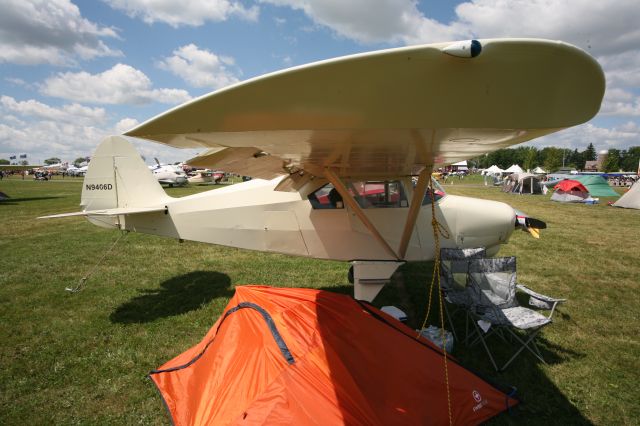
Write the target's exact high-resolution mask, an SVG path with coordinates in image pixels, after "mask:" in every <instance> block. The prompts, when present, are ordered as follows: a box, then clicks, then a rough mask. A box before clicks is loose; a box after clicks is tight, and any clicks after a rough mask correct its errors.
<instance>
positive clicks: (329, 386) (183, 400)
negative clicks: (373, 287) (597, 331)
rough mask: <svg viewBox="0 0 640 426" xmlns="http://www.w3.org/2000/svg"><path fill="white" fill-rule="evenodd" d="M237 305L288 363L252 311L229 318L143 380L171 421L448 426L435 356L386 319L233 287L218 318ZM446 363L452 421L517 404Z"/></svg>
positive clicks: (313, 295) (320, 300)
mask: <svg viewBox="0 0 640 426" xmlns="http://www.w3.org/2000/svg"><path fill="white" fill-rule="evenodd" d="M242 302H251V303H253V304H255V305H258V306H260V307H261V308H262V309H264V310H265V311H266V312H267V313H268V314H269V315H270V316H271V318H272V319H273V322H274V325H275V327H276V328H277V330H278V332H279V333H280V335H281V337H282V340H283V341H284V342H285V343H286V346H287V347H288V349H289V350H290V352H291V355H293V358H294V362H293V363H292V364H289V363H288V362H287V360H286V358H285V357H284V356H283V353H282V350H281V348H279V347H278V345H277V344H276V341H275V340H274V337H273V335H272V333H271V331H270V330H269V327H268V326H267V324H266V322H265V320H264V318H263V317H262V316H261V314H260V313H259V312H258V311H256V310H253V309H240V310H238V311H235V312H233V313H231V314H229V315H228V316H227V317H226V318H225V319H224V321H222V323H221V322H220V321H221V320H218V322H216V324H215V325H214V326H213V327H212V328H211V330H210V331H209V332H208V333H207V335H206V336H205V338H204V339H203V340H202V342H200V343H199V344H198V345H196V346H194V347H193V348H191V349H189V350H188V351H186V352H184V353H183V354H181V355H179V356H177V357H176V358H174V359H172V360H171V361H169V362H167V363H166V364H164V365H163V366H162V367H160V368H159V369H158V370H156V371H155V372H152V373H151V378H152V379H153V381H154V382H155V384H156V385H157V387H158V389H159V390H160V392H161V394H162V396H163V398H164V400H165V403H166V405H167V408H168V409H169V411H170V413H171V416H172V418H173V421H174V423H175V424H179V425H205V424H215V425H231V424H232V425H236V424H237V425H261V424H268V425H279V424H282V425H307V424H310V425H333V424H349V425H359V424H363V425H364V424H367V425H394V424H398V425H408V424H448V423H449V419H448V413H447V396H446V389H445V384H444V366H443V356H442V354H441V352H440V350H439V349H438V348H437V347H436V346H434V345H433V344H431V343H430V342H428V341H427V340H425V339H421V340H420V342H418V341H416V339H415V331H413V330H411V329H409V328H408V327H406V326H404V325H403V324H401V323H399V322H398V321H396V320H395V319H393V318H391V317H389V316H387V315H386V314H384V313H383V312H381V311H379V310H377V309H375V308H373V307H367V309H369V310H371V312H373V313H374V314H375V315H379V316H380V317H382V318H385V319H386V320H387V321H388V322H389V323H391V324H392V326H390V325H389V324H387V323H385V322H383V321H381V320H379V319H377V318H375V316H374V315H372V313H370V312H368V311H367V309H365V308H363V307H362V306H361V305H360V304H358V303H357V302H356V301H355V300H353V299H352V298H350V297H348V296H345V295H340V294H335V293H330V292H326V291H320V290H310V289H289V288H270V287H261V286H244V287H237V288H236V294H235V295H234V297H233V298H232V299H231V300H230V302H229V305H228V306H227V308H226V309H225V312H227V311H229V309H232V308H234V307H235V306H237V305H238V304H240V303H242ZM223 317H224V315H223ZM221 318H222V317H221ZM218 326H220V327H219V329H218ZM207 344H208V346H207ZM205 347H206V350H205ZM203 350H204V352H203ZM201 353H202V355H201V356H200V357H199V358H197V359H196V360H195V361H193V360H194V358H196V357H197V356H198V354H201ZM190 362H191V364H189V363H190ZM186 364H189V365H188V366H185V365H186ZM448 365H449V382H450V386H451V406H452V414H453V420H454V424H464V425H467V424H477V423H480V422H482V421H485V420H487V419H488V418H490V417H493V416H494V415H496V414H497V413H499V412H501V411H503V410H505V409H506V408H507V405H506V404H507V403H508V404H509V406H513V405H515V404H517V403H518V400H517V399H514V398H511V397H508V396H506V395H505V394H504V393H503V392H501V391H499V390H498V389H496V388H494V387H493V386H491V385H489V384H488V383H487V382H485V381H483V380H482V379H480V378H479V377H477V376H476V375H474V374H473V373H471V372H469V371H468V370H466V369H465V368H463V367H461V366H460V365H459V364H458V363H457V362H456V361H455V360H452V359H450V360H449V364H448ZM180 366H183V367H182V368H179V369H175V370H171V369H174V368H176V367H180ZM162 370H169V371H166V372H162Z"/></svg>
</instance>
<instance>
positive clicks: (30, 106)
mask: <svg viewBox="0 0 640 426" xmlns="http://www.w3.org/2000/svg"><path fill="white" fill-rule="evenodd" d="M0 107H1V109H2V110H3V112H7V111H8V112H11V113H16V114H20V115H22V116H24V117H34V118H38V119H44V120H54V121H61V122H66V123H82V124H99V123H102V122H104V120H105V118H106V113H105V110H104V109H103V108H90V107H86V106H83V105H80V104H75V103H74V104H68V105H64V106H62V107H61V108H54V107H51V106H49V105H46V104H43V103H42V102H39V101H36V100H33V99H29V100H28V101H16V100H15V99H14V98H12V97H11V96H2V97H0Z"/></svg>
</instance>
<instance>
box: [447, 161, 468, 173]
mask: <svg viewBox="0 0 640 426" xmlns="http://www.w3.org/2000/svg"><path fill="white" fill-rule="evenodd" d="M451 169H452V170H459V171H462V170H469V167H468V166H467V160H463V161H459V162H457V163H453V164H452V165H451Z"/></svg>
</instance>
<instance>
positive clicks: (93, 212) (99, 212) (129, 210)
mask: <svg viewBox="0 0 640 426" xmlns="http://www.w3.org/2000/svg"><path fill="white" fill-rule="evenodd" d="M166 210H167V207H166V206H163V207H137V208H134V207H122V208H116V209H104V210H86V211H83V212H74V213H62V214H53V215H50V216H41V217H39V218H38V219H56V218H60V217H71V216H117V215H121V214H124V215H127V214H141V213H153V212H163V211H166Z"/></svg>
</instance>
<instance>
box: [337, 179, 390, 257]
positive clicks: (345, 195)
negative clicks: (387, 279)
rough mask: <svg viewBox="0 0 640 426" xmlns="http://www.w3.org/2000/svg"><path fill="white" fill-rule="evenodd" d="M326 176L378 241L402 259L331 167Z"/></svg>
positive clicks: (388, 251)
mask: <svg viewBox="0 0 640 426" xmlns="http://www.w3.org/2000/svg"><path fill="white" fill-rule="evenodd" d="M324 176H325V177H326V178H327V180H328V181H329V182H331V183H332V184H333V187H334V188H335V189H336V190H337V191H338V193H339V194H340V195H341V196H342V200H343V201H344V202H345V203H347V204H348V205H349V207H351V210H353V212H354V213H355V214H356V215H357V216H358V218H359V219H360V220H361V221H362V223H363V224H364V226H365V227H366V228H367V229H368V230H369V232H371V234H373V237H374V238H375V239H376V240H378V242H379V243H380V244H381V245H382V247H383V248H384V249H385V250H386V251H387V253H389V254H390V255H391V257H393V258H394V259H396V260H400V257H398V255H397V254H396V252H395V251H393V249H392V248H391V246H389V244H388V243H387V242H386V241H385V239H384V238H383V237H382V235H381V234H380V232H378V230H377V229H376V227H375V226H374V225H373V223H371V221H370V220H369V218H368V217H367V215H365V214H364V212H363V211H362V208H360V206H359V205H358V203H357V202H356V200H355V199H354V198H353V196H352V195H351V194H349V190H347V188H346V187H345V186H344V184H343V183H342V181H341V180H340V178H338V176H336V174H335V173H334V172H333V171H332V170H330V169H329V168H325V169H324Z"/></svg>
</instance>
